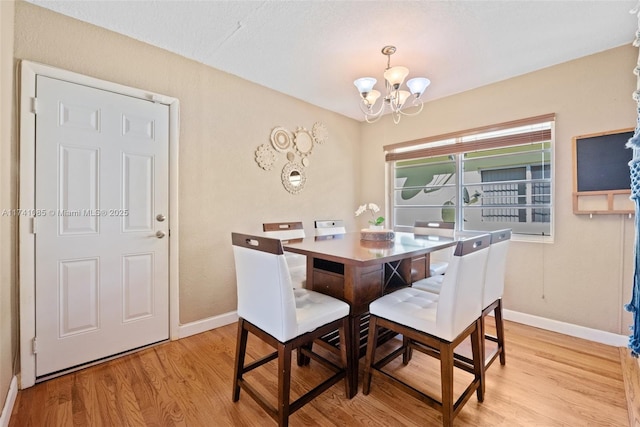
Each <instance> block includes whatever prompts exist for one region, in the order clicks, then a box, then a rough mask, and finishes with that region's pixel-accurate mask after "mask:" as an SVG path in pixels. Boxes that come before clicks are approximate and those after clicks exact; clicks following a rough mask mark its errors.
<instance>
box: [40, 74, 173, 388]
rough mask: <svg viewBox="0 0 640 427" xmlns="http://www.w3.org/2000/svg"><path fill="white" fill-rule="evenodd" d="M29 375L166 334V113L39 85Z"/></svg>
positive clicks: (101, 94) (57, 83)
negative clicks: (33, 367) (31, 368)
mask: <svg viewBox="0 0 640 427" xmlns="http://www.w3.org/2000/svg"><path fill="white" fill-rule="evenodd" d="M36 92H37V115H36V193H35V194H36V197H35V198H36V200H35V203H36V212H35V213H36V229H35V248H36V250H35V257H36V259H35V261H36V270H35V282H36V286H35V294H36V295H35V301H36V342H37V353H36V376H38V377H39V376H43V375H48V374H51V373H54V372H56V371H61V370H65V369H68V368H71V367H74V366H77V365H81V364H84V363H87V362H91V361H95V360H97V359H100V358H103V357H107V356H111V355H114V354H117V353H120V352H123V351H127V350H131V349H134V348H137V347H141V346H144V345H147V344H151V343H154V342H158V341H162V340H166V339H168V338H169V297H168V294H169V285H168V284H169V277H168V271H169V265H168V248H169V236H168V234H169V218H168V209H169V201H168V191H169V184H168V183H169V174H168V172H169V171H168V153H169V148H168V140H169V135H168V132H169V124H168V123H169V122H168V119H169V111H168V109H169V107H168V106H166V105H163V104H156V103H153V102H149V101H145V100H141V99H138V98H133V97H128V96H124V95H119V94H115V93H113V92H108V91H104V90H100V89H95V88H90V87H87V86H82V85H78V84H74V83H68V82H64V81H61V80H56V79H53V78H49V77H44V76H38V77H37V87H36Z"/></svg>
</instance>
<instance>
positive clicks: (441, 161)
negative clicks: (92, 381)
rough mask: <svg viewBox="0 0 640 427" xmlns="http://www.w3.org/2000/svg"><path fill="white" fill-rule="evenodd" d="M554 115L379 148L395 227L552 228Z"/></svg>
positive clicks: (542, 231)
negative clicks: (422, 222)
mask: <svg viewBox="0 0 640 427" xmlns="http://www.w3.org/2000/svg"><path fill="white" fill-rule="evenodd" d="M553 125H554V117H553V115H546V116H540V117H534V118H531V119H524V120H519V121H515V122H509V123H505V124H501V125H495V126H491V127H487V128H482V129H474V130H469V131H465V132H460V133H459V134H457V135H452V134H449V135H444V136H442V137H434V138H428V139H425V140H419V141H412V142H410V143H401V144H395V145H393V146H387V147H385V150H386V151H387V161H389V162H390V163H391V165H392V167H390V168H389V171H390V173H391V174H392V176H391V177H390V178H391V182H392V187H391V188H392V191H393V195H392V197H391V198H390V199H391V216H392V221H393V225H394V227H395V228H396V229H397V230H405V231H410V230H411V229H412V228H413V224H414V223H415V221H416V220H427V221H428V220H432V221H447V222H456V223H457V225H456V228H457V229H460V230H483V231H489V230H497V229H501V228H511V229H512V231H513V233H514V234H521V235H540V236H549V235H551V230H552V207H553V206H552V200H553V197H552V188H553V185H552V176H553V174H552V169H551V168H552V166H553V162H552V142H553V132H552V131H553Z"/></svg>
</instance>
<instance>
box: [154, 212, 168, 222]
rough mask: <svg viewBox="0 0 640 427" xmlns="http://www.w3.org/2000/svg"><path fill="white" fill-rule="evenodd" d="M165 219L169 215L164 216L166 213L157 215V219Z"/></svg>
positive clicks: (159, 220) (160, 220)
mask: <svg viewBox="0 0 640 427" xmlns="http://www.w3.org/2000/svg"><path fill="white" fill-rule="evenodd" d="M165 219H167V217H166V216H164V215H162V214H158V215H156V220H157V221H158V222H162V221H164V220H165Z"/></svg>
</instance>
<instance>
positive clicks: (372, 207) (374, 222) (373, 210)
mask: <svg viewBox="0 0 640 427" xmlns="http://www.w3.org/2000/svg"><path fill="white" fill-rule="evenodd" d="M365 212H369V213H370V214H371V220H369V224H370V225H369V228H370V229H372V230H376V229H382V228H383V224H384V217H383V216H376V214H377V213H378V212H380V207H379V206H378V205H376V204H375V203H365V204H364V205H360V207H358V210H357V211H356V216H360V215H362V214H363V213H365Z"/></svg>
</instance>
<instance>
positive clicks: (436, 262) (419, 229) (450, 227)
mask: <svg viewBox="0 0 640 427" xmlns="http://www.w3.org/2000/svg"><path fill="white" fill-rule="evenodd" d="M454 229H455V223H454V222H442V221H416V222H415V224H414V226H413V234H415V235H417V236H424V235H429V236H443V237H453V234H454V231H455V230H454ZM452 253H453V251H452V250H451V249H443V250H441V251H437V252H434V253H432V254H431V262H430V263H429V276H437V275H440V274H444V273H445V272H446V271H447V266H448V265H449V259H451V255H452Z"/></svg>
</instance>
